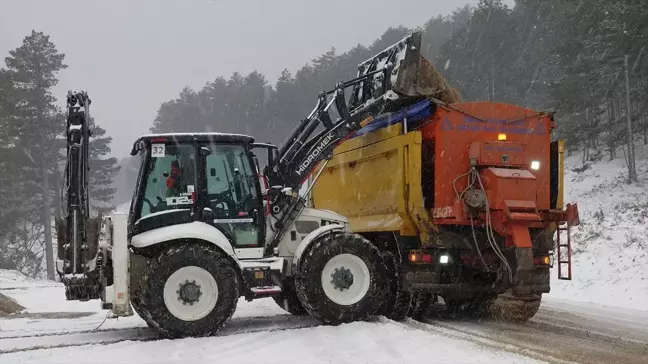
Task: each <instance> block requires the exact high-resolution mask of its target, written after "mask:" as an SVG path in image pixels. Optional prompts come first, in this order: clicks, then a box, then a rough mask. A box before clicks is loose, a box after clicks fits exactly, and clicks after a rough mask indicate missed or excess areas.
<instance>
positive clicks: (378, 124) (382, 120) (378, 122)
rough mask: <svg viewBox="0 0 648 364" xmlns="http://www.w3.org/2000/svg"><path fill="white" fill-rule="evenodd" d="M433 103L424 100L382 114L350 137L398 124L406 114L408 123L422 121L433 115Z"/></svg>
mask: <svg viewBox="0 0 648 364" xmlns="http://www.w3.org/2000/svg"><path fill="white" fill-rule="evenodd" d="M431 105H432V101H430V100H423V101H421V102H418V103H416V104H414V105H411V106H408V107H405V108H403V109H401V110H399V111H395V112H390V113H386V114H381V115H379V116H378V117H377V118H376V119H374V120H373V121H372V122H371V123H369V124H368V125H366V126H365V127H364V128H362V129H360V130H358V131H356V132H355V133H354V134H353V135H352V136H351V137H350V138H349V139H353V138H356V137H359V136H362V135H365V134H367V133H370V132H372V131H374V130H378V129H381V128H385V127H388V126H390V125H394V124H398V123H400V122H401V121H403V119H405V116H407V122H408V123H410V122H415V121H420V120H422V119H424V118H426V117H428V116H430V115H432V109H433V108H432V107H430V106H431Z"/></svg>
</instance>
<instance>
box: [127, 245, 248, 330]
mask: <svg viewBox="0 0 648 364" xmlns="http://www.w3.org/2000/svg"><path fill="white" fill-rule="evenodd" d="M239 285H240V283H239V275H238V272H237V267H236V266H235V264H234V263H233V262H232V261H231V260H230V259H229V258H228V257H227V256H226V255H225V253H223V252H221V251H219V250H216V249H214V248H211V247H205V246H202V245H198V244H191V243H188V244H182V245H179V246H173V247H171V248H170V249H169V250H167V251H165V252H163V253H162V254H160V255H158V256H157V257H156V258H154V259H151V260H150V261H149V262H148V264H147V267H146V269H145V270H144V276H143V277H142V285H141V296H140V300H139V306H140V309H141V311H143V312H145V313H146V316H147V318H148V320H147V322H150V324H151V326H153V327H155V328H156V329H157V330H158V331H159V332H160V333H162V334H163V335H164V336H168V337H186V336H207V335H212V334H215V333H217V332H218V331H219V330H220V329H221V328H222V327H223V326H225V324H226V323H227V321H228V320H229V319H230V318H231V317H232V315H233V314H234V311H235V310H236V304H237V302H238V299H239V296H240V295H239Z"/></svg>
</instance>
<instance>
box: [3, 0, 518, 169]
mask: <svg viewBox="0 0 648 364" xmlns="http://www.w3.org/2000/svg"><path fill="white" fill-rule="evenodd" d="M477 2H478V1H477V0H455V1H451V0H325V1H315V0H130V1H126V0H110V1H108V0H104V1H99V0H94V1H93V0H85V1H81V0H40V1H37V0H0V54H2V58H1V59H2V60H3V61H4V57H6V56H7V55H8V53H7V52H8V51H9V50H11V49H14V48H16V47H19V46H20V45H21V42H22V38H23V37H25V36H26V35H28V34H29V33H30V32H31V30H32V29H34V30H37V31H44V32H45V33H47V34H49V35H50V36H51V40H52V42H54V44H55V45H56V46H57V48H58V50H59V52H62V53H65V55H66V57H65V63H66V64H68V65H69V68H68V69H66V70H64V71H63V72H61V73H60V74H59V80H60V83H59V85H58V86H57V87H56V89H55V90H54V91H55V95H54V96H55V97H56V98H57V99H58V101H59V104H60V105H61V107H63V106H64V104H63V102H64V98H65V94H66V92H67V90H68V89H86V90H88V93H89V94H90V97H91V98H92V108H91V114H92V115H93V116H94V117H95V118H96V120H97V122H98V123H99V124H100V125H101V126H103V127H104V128H105V129H106V130H107V131H108V133H109V134H110V135H111V136H112V137H113V139H114V140H113V144H112V151H113V155H115V156H117V157H123V156H126V155H128V153H129V151H130V147H131V143H132V142H133V141H134V140H135V138H136V137H137V136H138V135H140V134H143V133H148V128H149V127H150V125H151V123H152V121H153V119H154V118H155V115H156V113H157V110H158V108H159V106H160V104H161V103H162V102H164V101H168V100H170V99H172V98H174V97H176V96H177V95H178V93H179V92H180V90H181V89H182V88H183V87H184V86H190V87H192V88H194V89H199V88H201V87H202V86H203V85H204V84H205V83H206V82H208V81H210V80H213V79H214V78H215V77H217V76H220V75H222V76H225V77H226V78H229V76H230V75H231V74H232V73H233V72H236V71H238V72H240V73H242V74H247V73H249V72H251V71H253V70H257V71H259V72H262V73H263V74H265V76H266V77H267V79H268V81H269V82H270V83H271V84H274V82H275V81H276V79H277V77H278V76H279V74H280V73H281V70H282V69H284V68H288V69H289V70H290V71H291V72H293V74H294V72H295V71H296V70H297V69H299V68H300V67H301V66H303V65H305V64H306V63H307V62H309V61H310V59H311V58H314V57H316V56H318V55H320V54H321V53H323V52H326V51H327V50H329V49H330V48H331V47H335V48H336V49H337V51H338V53H343V52H345V51H347V50H348V49H350V48H351V47H353V46H355V45H356V44H358V43H361V44H365V45H366V44H370V43H371V42H373V41H374V40H375V39H376V38H378V37H379V36H380V35H381V34H382V33H383V31H385V30H386V29H387V28H388V27H389V26H398V25H404V26H407V27H415V26H419V25H423V24H424V23H425V22H426V21H427V20H428V19H429V18H431V17H433V16H436V15H438V14H443V15H446V14H450V13H451V12H452V11H453V10H454V9H456V8H457V7H461V6H463V5H465V4H468V3H471V4H475V3H477ZM504 2H505V3H507V4H511V5H512V2H513V0H509V1H504ZM397 4H398V5H397ZM1 66H2V67H4V62H3V63H2V64H1ZM313 102H315V100H313ZM61 122H62V123H63V122H64V121H63V120H62V121H61ZM295 122H297V120H295Z"/></svg>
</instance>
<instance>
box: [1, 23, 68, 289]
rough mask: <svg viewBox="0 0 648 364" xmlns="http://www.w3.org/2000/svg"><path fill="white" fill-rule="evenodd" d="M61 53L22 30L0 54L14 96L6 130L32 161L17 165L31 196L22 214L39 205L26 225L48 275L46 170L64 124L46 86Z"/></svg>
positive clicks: (53, 161)
mask: <svg viewBox="0 0 648 364" xmlns="http://www.w3.org/2000/svg"><path fill="white" fill-rule="evenodd" d="M64 58H65V55H64V54H62V53H59V52H58V50H57V49H56V47H55V45H54V44H53V43H52V42H51V41H50V37H49V36H48V35H46V34H44V33H43V32H36V31H32V32H31V34H30V35H28V36H26V37H25V38H24V39H23V43H22V45H21V46H20V47H18V48H16V49H14V50H11V51H9V57H6V58H5V63H6V66H7V71H8V72H9V74H10V77H11V79H12V83H13V87H14V89H15V95H16V100H17V110H16V113H15V118H13V119H12V121H11V123H10V126H9V132H10V133H12V135H13V136H14V137H15V147H16V148H17V149H18V150H21V151H24V153H25V154H26V155H27V156H28V157H29V158H28V159H29V162H31V163H27V164H26V165H24V166H23V167H22V171H23V172H24V173H23V174H22V175H21V179H22V180H23V182H24V183H25V185H26V186H25V187H26V188H28V191H24V192H25V195H23V196H25V197H26V198H29V200H30V201H31V203H29V204H28V205H27V206H26V208H28V209H30V210H31V211H29V213H28V214H27V216H25V217H29V218H34V216H33V215H34V212H35V210H39V211H40V219H39V220H40V221H38V219H34V220H27V221H26V223H28V229H29V230H30V231H32V232H33V234H32V233H30V234H29V239H28V240H29V241H30V242H32V241H33V242H34V246H35V249H37V250H40V251H41V252H42V250H45V253H46V254H45V255H46V261H47V277H48V278H49V279H54V258H53V249H52V236H51V222H52V220H51V211H50V208H51V206H52V204H51V194H52V192H53V190H52V184H51V183H50V177H51V176H50V174H51V173H52V171H53V170H54V169H55V168H57V165H58V162H59V161H60V159H61V155H60V153H59V150H58V146H59V144H58V143H56V142H55V139H56V136H57V135H59V134H61V132H62V128H63V125H62V124H61V123H60V121H59V120H56V118H55V116H56V114H57V110H58V108H57V107H56V106H55V102H56V98H55V97H54V96H52V94H51V89H52V87H54V86H55V85H56V84H57V83H58V80H57V78H56V74H57V73H58V72H59V71H61V70H64V69H66V68H67V65H66V64H64V63H63V59H64ZM36 196H40V197H39V198H40V203H36V201H35V200H34V198H36ZM39 226H40V228H39ZM40 232H42V235H41V233H40ZM23 233H24V234H22V237H23V238H25V239H27V235H26V234H27V232H23ZM34 235H36V236H34ZM34 254H38V253H34Z"/></svg>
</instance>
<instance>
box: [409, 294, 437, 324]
mask: <svg viewBox="0 0 648 364" xmlns="http://www.w3.org/2000/svg"><path fill="white" fill-rule="evenodd" d="M436 298H437V297H436V295H435V294H434V293H430V292H414V295H413V298H412V305H411V306H410V307H411V309H410V311H409V312H408V316H409V317H411V318H413V319H414V320H417V321H422V320H424V319H426V318H427V316H428V315H429V314H430V310H431V309H432V304H433V303H434V302H436Z"/></svg>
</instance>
